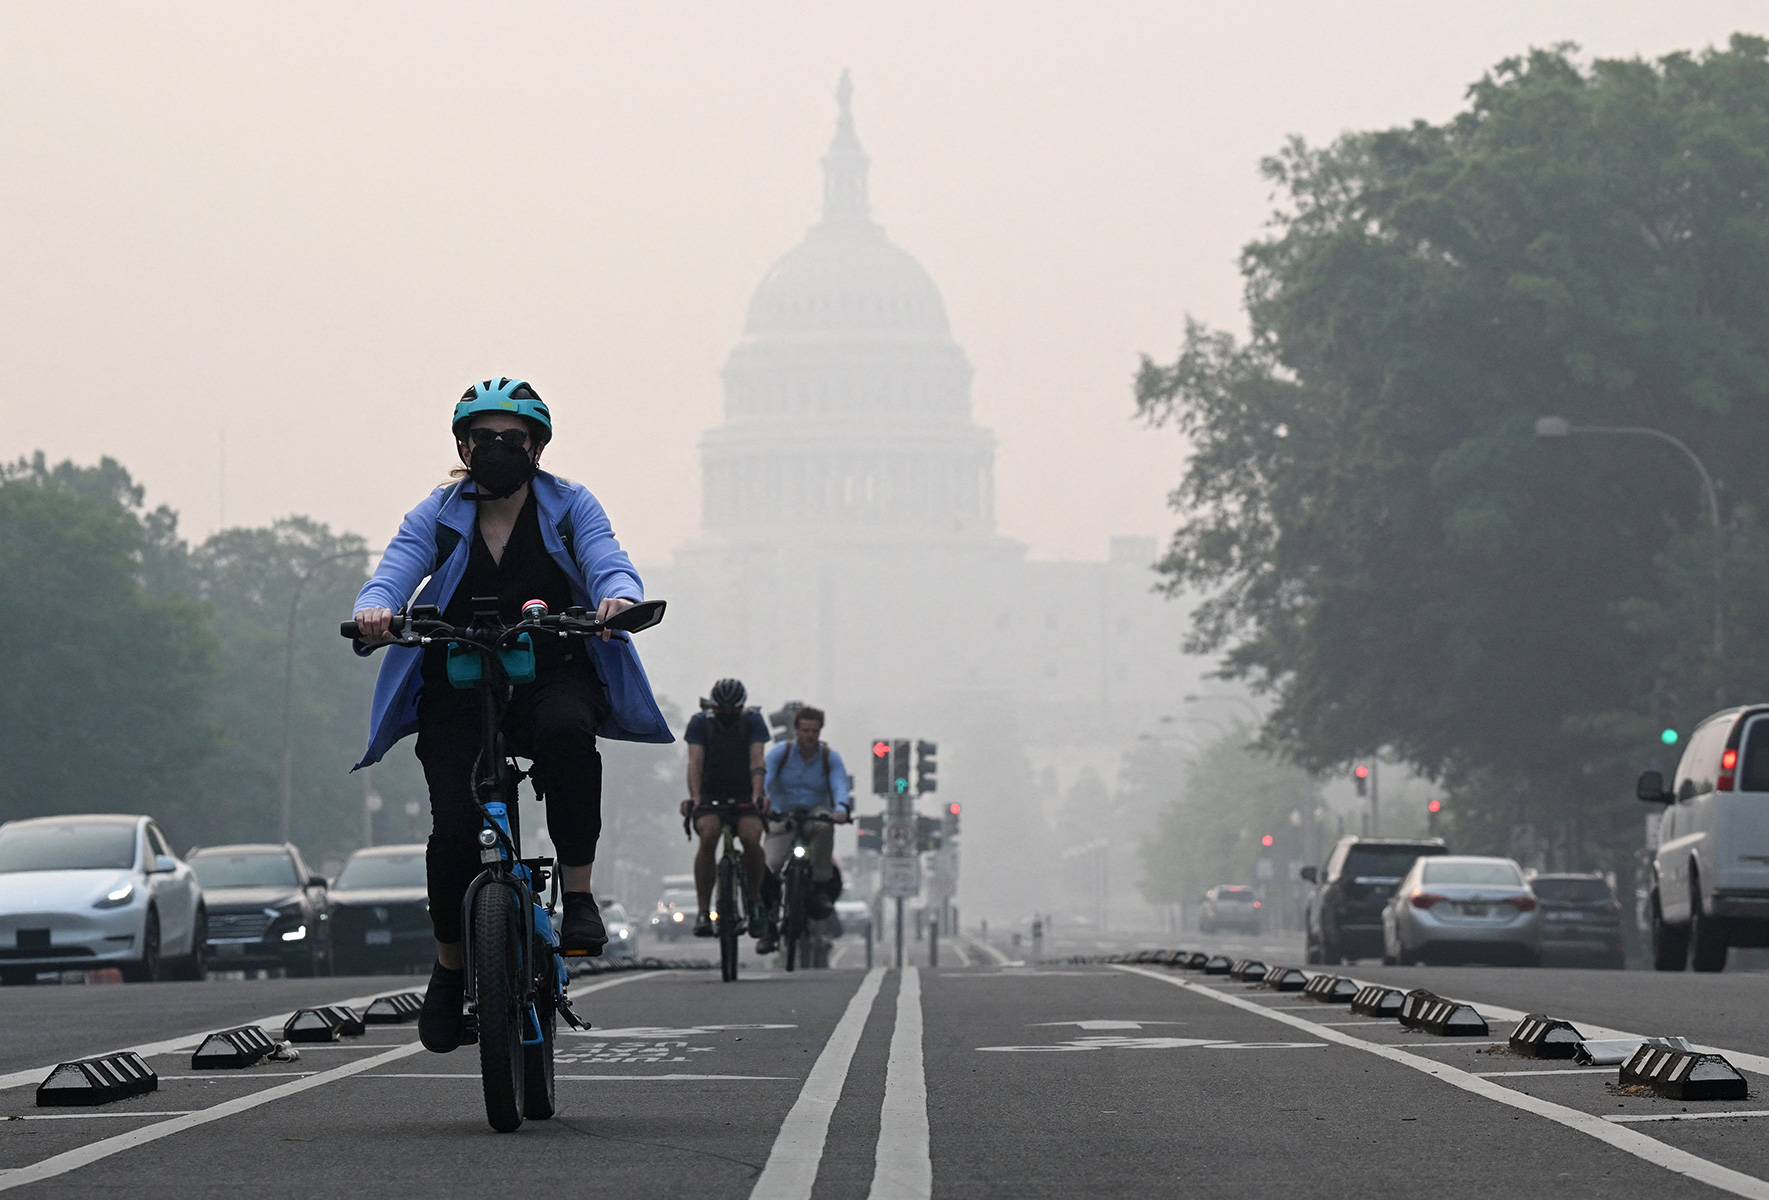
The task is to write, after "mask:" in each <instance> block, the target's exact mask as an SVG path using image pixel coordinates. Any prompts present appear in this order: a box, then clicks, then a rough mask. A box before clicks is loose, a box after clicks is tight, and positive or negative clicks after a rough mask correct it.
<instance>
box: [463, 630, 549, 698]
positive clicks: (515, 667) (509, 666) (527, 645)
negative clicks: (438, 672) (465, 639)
mask: <svg viewBox="0 0 1769 1200" xmlns="http://www.w3.org/2000/svg"><path fill="white" fill-rule="evenodd" d="M498 659H499V661H501V662H502V663H503V664H504V671H505V673H506V674H508V675H509V677H510V682H511V683H533V682H534V642H532V641H531V640H529V636H528V635H527V634H526V633H524V634H521V635H520V636H518V637H517V639H516V644H515V645H514V646H506V647H504V648H502V649H500V650H499V651H498ZM484 670H485V662H484V659H483V658H482V657H481V651H479V650H476V649H474V648H473V647H471V646H463V645H461V644H460V643H459V642H450V643H449V644H448V682H449V683H450V684H451V685H452V686H454V687H458V688H470V687H472V686H473V685H474V684H476V683H478V682H479V676H480V675H481V674H483V673H484Z"/></svg>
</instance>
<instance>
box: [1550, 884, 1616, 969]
mask: <svg viewBox="0 0 1769 1200" xmlns="http://www.w3.org/2000/svg"><path fill="white" fill-rule="evenodd" d="M1529 886H1530V890H1531V891H1533V892H1535V894H1536V901H1537V902H1538V903H1539V904H1540V905H1541V907H1542V953H1543V954H1552V955H1560V956H1565V957H1571V956H1574V955H1577V956H1580V957H1586V958H1593V959H1595V960H1597V962H1599V963H1600V964H1601V965H1602V966H1605V967H1609V968H1611V969H1612V970H1617V971H1619V970H1621V969H1622V968H1623V967H1625V966H1627V953H1626V950H1625V949H1624V947H1623V945H1622V905H1621V901H1619V900H1617V899H1616V898H1615V892H1613V891H1611V890H1610V887H1609V880H1607V879H1605V878H1604V877H1603V876H1601V875H1531V876H1530V877H1529Z"/></svg>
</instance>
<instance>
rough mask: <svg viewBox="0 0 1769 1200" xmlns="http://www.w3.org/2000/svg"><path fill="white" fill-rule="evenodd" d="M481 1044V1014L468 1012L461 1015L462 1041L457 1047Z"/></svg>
mask: <svg viewBox="0 0 1769 1200" xmlns="http://www.w3.org/2000/svg"><path fill="white" fill-rule="evenodd" d="M478 1044H479V1014H478V1013H476V1012H467V1013H462V1014H461V1040H460V1041H458V1042H456V1043H455V1045H457V1046H477V1045H478Z"/></svg>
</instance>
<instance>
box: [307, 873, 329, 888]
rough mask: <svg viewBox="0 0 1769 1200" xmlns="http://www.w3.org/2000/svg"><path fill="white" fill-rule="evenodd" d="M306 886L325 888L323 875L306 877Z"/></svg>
mask: <svg viewBox="0 0 1769 1200" xmlns="http://www.w3.org/2000/svg"><path fill="white" fill-rule="evenodd" d="M307 886H308V887H316V888H323V887H325V886H326V877H325V876H324V875H309V876H308V877H307Z"/></svg>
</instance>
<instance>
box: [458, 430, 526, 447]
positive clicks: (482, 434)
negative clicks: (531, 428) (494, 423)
mask: <svg viewBox="0 0 1769 1200" xmlns="http://www.w3.org/2000/svg"><path fill="white" fill-rule="evenodd" d="M467 436H468V438H469V439H470V440H471V441H472V443H473V446H474V448H475V449H478V450H483V449H485V448H486V447H487V446H490V445H491V444H492V443H493V442H502V443H503V444H504V445H506V446H508V447H509V448H510V449H512V450H526V449H528V432H527V431H526V430H522V429H474V430H470V431H469V432H468V435H467Z"/></svg>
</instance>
